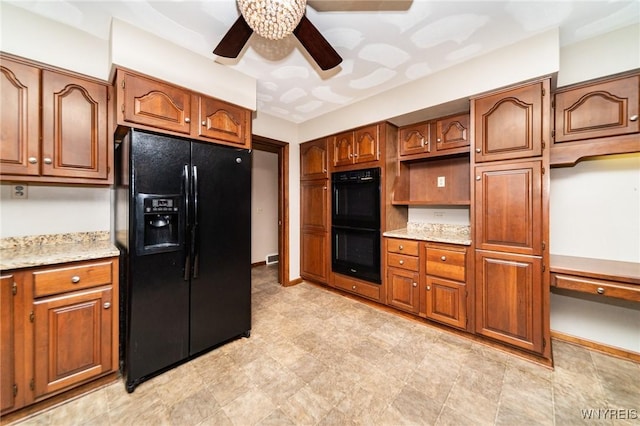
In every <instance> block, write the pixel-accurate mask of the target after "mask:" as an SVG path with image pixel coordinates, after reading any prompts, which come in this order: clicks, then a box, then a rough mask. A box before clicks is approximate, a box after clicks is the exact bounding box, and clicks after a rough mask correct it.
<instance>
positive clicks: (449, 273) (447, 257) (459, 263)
mask: <svg viewBox="0 0 640 426" xmlns="http://www.w3.org/2000/svg"><path fill="white" fill-rule="evenodd" d="M426 251H427V256H426V258H427V275H435V276H438V277H442V278H448V279H450V280H454V281H465V279H466V278H465V277H466V275H465V262H466V253H465V252H462V251H455V250H446V249H441V248H433V247H427V250H426Z"/></svg>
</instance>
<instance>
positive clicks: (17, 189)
mask: <svg viewBox="0 0 640 426" xmlns="http://www.w3.org/2000/svg"><path fill="white" fill-rule="evenodd" d="M27 188H28V186H27V184H26V183H19V184H14V185H12V186H11V198H14V199H18V200H26V199H27Z"/></svg>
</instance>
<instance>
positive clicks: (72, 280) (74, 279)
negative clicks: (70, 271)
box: [71, 275, 80, 284]
mask: <svg viewBox="0 0 640 426" xmlns="http://www.w3.org/2000/svg"><path fill="white" fill-rule="evenodd" d="M71 282H72V283H74V284H78V283H79V282H80V277H79V276H77V275H74V276H73V277H71Z"/></svg>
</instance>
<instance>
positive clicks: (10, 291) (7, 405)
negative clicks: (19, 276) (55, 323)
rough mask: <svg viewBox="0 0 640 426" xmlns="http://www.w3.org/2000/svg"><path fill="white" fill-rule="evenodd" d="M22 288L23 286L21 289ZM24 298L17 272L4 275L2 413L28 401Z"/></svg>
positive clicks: (0, 303) (0, 294)
mask: <svg viewBox="0 0 640 426" xmlns="http://www.w3.org/2000/svg"><path fill="white" fill-rule="evenodd" d="M20 291H22V289H20ZM21 303H22V301H21V298H20V297H19V295H18V288H17V284H16V277H15V275H5V276H2V277H0V328H1V330H0V354H1V359H0V369H1V371H0V412H2V413H5V412H8V411H13V410H16V409H18V408H20V407H21V406H22V405H23V404H24V395H25V392H26V383H24V379H23V374H22V371H23V366H22V364H23V363H24V362H25V357H24V350H23V341H22V340H23V339H24V334H23V332H22V330H21V325H20V323H21V321H20V315H21V314H22V310H21V306H20V304H21Z"/></svg>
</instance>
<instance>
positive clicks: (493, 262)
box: [476, 250, 545, 353]
mask: <svg viewBox="0 0 640 426" xmlns="http://www.w3.org/2000/svg"><path fill="white" fill-rule="evenodd" d="M542 289H543V285H542V259H541V258H540V257H538V256H525V255H518V254H512V253H501V252H490V251H483V250H477V251H476V333H478V334H481V335H484V336H487V337H490V338H492V339H495V340H499V341H501V342H504V343H507V344H510V345H513V346H517V347H520V348H523V349H527V350H529V351H532V352H536V353H541V352H542V349H543V347H544V344H545V342H544V340H543V337H544V333H543V324H542V318H543V315H542V307H543V296H544V295H543V294H542Z"/></svg>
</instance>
